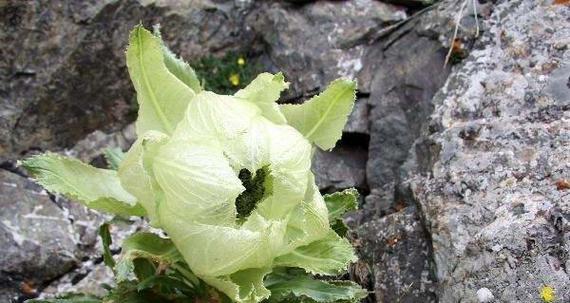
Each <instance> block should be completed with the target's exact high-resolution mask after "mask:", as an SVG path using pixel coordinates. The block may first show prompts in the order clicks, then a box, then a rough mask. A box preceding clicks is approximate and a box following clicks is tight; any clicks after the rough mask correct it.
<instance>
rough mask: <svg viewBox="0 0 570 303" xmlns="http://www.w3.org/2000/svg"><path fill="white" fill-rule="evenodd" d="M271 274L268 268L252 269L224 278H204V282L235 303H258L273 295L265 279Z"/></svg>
mask: <svg viewBox="0 0 570 303" xmlns="http://www.w3.org/2000/svg"><path fill="white" fill-rule="evenodd" d="M269 272H271V269H267V268H252V269H246V270H242V271H238V272H236V273H234V274H232V275H228V276H224V277H203V279H204V281H206V283H208V284H209V285H212V286H214V287H216V288H217V289H219V290H220V291H222V292H224V293H225V294H226V295H227V296H228V297H230V299H232V300H233V301H234V302H243V303H256V302H261V301H263V300H264V299H267V298H268V297H269V295H270V294H271V293H270V292H269V290H267V288H265V286H264V283H263V279H264V277H265V276H266V275H267V274H268V273H269Z"/></svg>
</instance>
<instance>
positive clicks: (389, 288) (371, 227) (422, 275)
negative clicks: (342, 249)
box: [356, 207, 438, 303]
mask: <svg viewBox="0 0 570 303" xmlns="http://www.w3.org/2000/svg"><path fill="white" fill-rule="evenodd" d="M356 233H357V235H358V239H359V240H358V241H359V242H358V243H359V244H360V245H361V249H359V253H360V256H361V259H362V260H363V261H366V262H367V263H368V264H370V265H371V267H372V273H373V275H374V280H375V283H374V294H375V296H376V301H377V302H426V303H428V302H438V301H437V297H436V295H435V290H436V285H437V284H436V283H435V277H434V276H433V274H432V270H431V264H430V262H431V245H430V243H429V241H428V240H427V239H426V238H425V230H424V228H423V226H422V224H421V223H420V220H419V217H418V214H417V212H416V210H415V208H414V207H407V208H405V209H403V210H402V211H400V212H397V213H393V214H391V215H388V216H385V217H382V218H380V219H374V220H371V221H369V222H367V223H365V224H363V225H361V226H360V227H359V228H358V229H357V232H356Z"/></svg>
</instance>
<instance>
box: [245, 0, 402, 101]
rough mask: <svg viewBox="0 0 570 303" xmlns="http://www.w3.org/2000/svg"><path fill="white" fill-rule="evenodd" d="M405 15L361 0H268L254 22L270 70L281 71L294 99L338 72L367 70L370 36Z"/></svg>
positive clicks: (350, 73) (349, 74)
mask: <svg viewBox="0 0 570 303" xmlns="http://www.w3.org/2000/svg"><path fill="white" fill-rule="evenodd" d="M405 17H406V14H405V12H404V11H403V10H402V9H400V8H398V7H396V6H392V5H389V4H385V3H382V2H379V1H372V0H363V1H338V2H334V1H315V2H312V3H308V4H306V5H303V6H297V5H292V4H287V3H279V2H268V3H265V4H264V6H263V7H262V8H261V9H259V10H257V12H256V14H253V15H252V16H251V19H250V20H253V21H251V24H252V26H253V29H254V31H256V32H257V33H259V35H260V36H261V38H262V40H263V43H264V44H265V45H266V49H267V50H268V53H267V56H268V57H269V59H270V60H269V61H270V62H271V64H272V65H273V66H272V69H275V70H280V71H283V72H284V73H285V76H286V77H287V80H288V81H290V82H291V87H290V88H291V90H290V91H288V92H287V95H286V96H285V98H286V99H295V98H298V97H300V96H303V95H307V94H311V93H315V92H318V91H320V90H323V89H324V88H325V87H326V85H327V84H328V83H329V82H330V81H332V80H334V79H336V78H338V77H339V76H344V77H350V78H353V77H356V76H357V74H358V72H359V71H360V70H361V69H362V68H363V62H362V57H363V55H364V52H365V49H366V47H367V45H366V43H365V42H366V37H367V36H368V35H369V34H370V33H371V32H375V31H378V30H380V29H382V28H384V27H385V26H386V23H390V22H395V21H399V20H403V19H404V18H405ZM360 80H362V81H360V82H363V81H364V79H360ZM361 85H362V84H361ZM365 86H366V85H364V87H365Z"/></svg>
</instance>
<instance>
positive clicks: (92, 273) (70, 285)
mask: <svg viewBox="0 0 570 303" xmlns="http://www.w3.org/2000/svg"><path fill="white" fill-rule="evenodd" d="M78 274H80V275H84V277H83V278H82V279H80V280H79V282H76V283H74V282H75V280H77V275H78ZM113 283H114V280H113V272H112V270H111V269H110V268H109V267H107V266H105V264H103V263H99V264H92V263H91V262H85V263H84V264H83V267H82V268H81V269H79V270H77V271H76V272H75V275H67V276H65V277H64V278H62V279H59V280H57V281H55V283H52V284H51V285H49V286H48V287H46V288H45V289H43V290H42V296H41V297H42V298H51V297H54V296H56V295H58V294H62V293H70V292H75V293H85V294H91V295H95V296H104V295H105V294H106V293H107V291H106V290H105V288H103V287H102V284H107V285H113Z"/></svg>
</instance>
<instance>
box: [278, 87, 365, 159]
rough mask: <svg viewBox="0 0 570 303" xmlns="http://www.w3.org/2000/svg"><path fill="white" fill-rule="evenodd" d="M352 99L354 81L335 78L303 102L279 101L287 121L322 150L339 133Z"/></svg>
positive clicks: (350, 107) (331, 142) (353, 95)
mask: <svg viewBox="0 0 570 303" xmlns="http://www.w3.org/2000/svg"><path fill="white" fill-rule="evenodd" d="M355 100H356V82H354V81H350V80H346V79H337V80H335V81H333V82H332V83H331V84H330V85H329V87H327V89H326V90H325V91H324V92H322V93H321V94H319V95H318V96H315V97H313V98H311V99H310V100H308V101H306V102H305V103H303V104H300V105H297V104H283V105H280V108H281V112H282V113H283V115H285V118H287V122H288V123H289V124H290V125H291V126H293V127H295V128H296V129H297V130H298V131H299V132H300V133H302V134H303V135H304V136H305V138H307V139H308V140H309V141H310V142H311V143H314V144H315V145H317V146H318V147H320V148H321V149H322V150H330V149H332V148H333V147H334V146H335V144H336V142H337V141H338V140H339V139H340V138H341V136H342V130H343V129H344V126H345V124H346V122H347V120H348V115H349V114H350V112H351V111H352V107H353V106H354V101H355Z"/></svg>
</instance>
